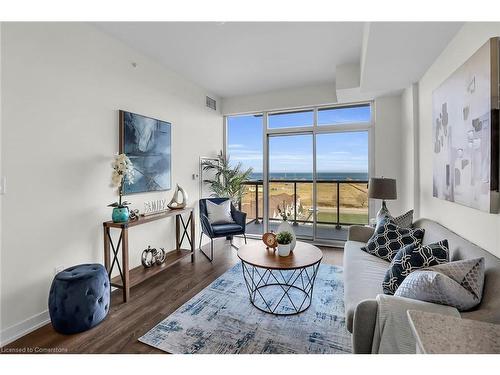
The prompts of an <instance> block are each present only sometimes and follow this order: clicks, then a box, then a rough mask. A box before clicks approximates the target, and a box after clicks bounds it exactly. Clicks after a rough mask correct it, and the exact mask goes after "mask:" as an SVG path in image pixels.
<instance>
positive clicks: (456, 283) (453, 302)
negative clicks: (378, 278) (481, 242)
mask: <svg viewBox="0 0 500 375" xmlns="http://www.w3.org/2000/svg"><path fill="white" fill-rule="evenodd" d="M483 283H484V258H476V259H467V260H459V261H456V262H450V263H446V264H441V265H438V266H434V267H429V268H426V269H423V270H421V271H416V272H413V273H412V274H411V275H409V276H408V277H407V278H406V279H405V280H404V281H403V283H402V284H401V285H400V287H399V288H398V290H397V291H396V295H397V296H401V297H407V298H412V299H418V300H420V301H426V302H433V303H438V304H441V305H448V306H453V307H456V308H457V309H458V310H460V311H465V310H470V309H472V308H473V307H475V306H477V305H478V304H479V303H480V302H481V297H482V295H483Z"/></svg>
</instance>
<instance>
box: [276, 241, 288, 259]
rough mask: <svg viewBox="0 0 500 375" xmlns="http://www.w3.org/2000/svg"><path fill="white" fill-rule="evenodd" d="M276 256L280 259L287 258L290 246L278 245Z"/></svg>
mask: <svg viewBox="0 0 500 375" xmlns="http://www.w3.org/2000/svg"><path fill="white" fill-rule="evenodd" d="M278 255H279V256H280V257H287V256H288V255H290V244H287V245H282V244H278Z"/></svg>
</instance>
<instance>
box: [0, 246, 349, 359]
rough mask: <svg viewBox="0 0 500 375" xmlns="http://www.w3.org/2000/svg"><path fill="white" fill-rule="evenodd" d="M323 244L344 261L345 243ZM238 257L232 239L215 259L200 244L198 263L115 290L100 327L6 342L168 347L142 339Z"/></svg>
mask: <svg viewBox="0 0 500 375" xmlns="http://www.w3.org/2000/svg"><path fill="white" fill-rule="evenodd" d="M240 241H241V243H242V240H240V239H235V244H237V246H239V245H240ZM249 241H251V240H249ZM321 249H322V250H323V254H324V257H323V263H328V264H334V265H342V256H343V253H342V249H337V248H328V247H321ZM237 261H238V257H237V256H236V250H234V249H232V248H230V245H229V241H225V240H222V239H220V240H218V241H216V246H215V259H214V261H213V262H212V263H210V262H209V261H208V260H207V259H206V258H205V257H204V256H203V254H201V253H200V252H199V250H196V257H195V262H194V263H191V262H190V259H189V258H186V259H185V260H183V261H181V262H180V263H178V264H176V265H174V266H172V267H171V268H169V269H168V270H165V271H164V272H162V273H160V274H158V275H157V276H155V277H152V278H150V279H148V280H147V281H145V282H143V283H142V284H140V285H138V286H136V287H134V288H132V289H131V293H130V294H131V300H130V301H129V302H128V303H123V302H122V294H121V291H115V292H113V293H112V296H111V309H110V311H109V314H108V317H107V318H106V319H105V320H104V321H103V322H102V323H101V324H99V325H98V326H97V327H94V328H93V329H91V330H89V331H87V332H83V333H79V334H76V335H62V334H59V333H57V332H55V331H54V329H53V328H52V325H51V324H50V323H49V324H47V325H45V326H43V327H41V328H39V329H37V330H36V331H33V332H31V333H30V334H28V335H26V336H24V337H22V338H20V339H18V340H17V341H14V342H12V343H10V344H9V345H7V346H6V347H5V348H6V349H7V350H9V349H12V348H17V349H22V348H38V349H36V350H37V351H38V352H54V353H163V352H162V351H160V350H157V349H155V348H153V347H150V346H148V345H145V344H143V343H141V342H139V341H137V339H138V338H139V337H140V336H142V335H143V334H145V333H146V332H147V331H148V330H150V329H151V328H152V327H153V326H154V325H156V324H157V323H159V322H160V321H162V320H163V319H165V318H166V317H167V316H168V315H170V314H171V313H172V312H174V311H175V310H176V309H177V308H178V307H180V306H181V305H182V304H183V303H185V302H186V301H188V300H189V299H190V298H192V297H193V296H194V295H196V294H197V293H198V292H200V291H201V290H202V289H203V288H205V287H206V286H207V285H208V284H210V283H211V282H212V281H213V280H215V279H216V278H217V277H219V276H220V275H222V274H223V273H224V272H225V271H226V270H228V269H229V268H230V267H232V266H233V265H234V264H236V262H237ZM4 352H5V351H4ZM9 352H11V351H10V350H9Z"/></svg>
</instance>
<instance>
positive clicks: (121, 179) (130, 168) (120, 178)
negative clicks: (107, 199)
mask: <svg viewBox="0 0 500 375" xmlns="http://www.w3.org/2000/svg"><path fill="white" fill-rule="evenodd" d="M111 167H112V168H113V172H112V173H111V186H112V187H115V188H118V194H119V195H120V199H119V201H118V202H114V203H112V204H110V205H108V206H109V207H124V206H127V205H129V203H128V202H123V203H122V195H123V185H124V184H125V180H126V181H127V182H128V183H129V184H130V183H133V182H134V164H132V162H131V161H130V159H129V158H128V156H127V155H125V154H119V155H116V156H115V158H114V160H113V162H112V163H111Z"/></svg>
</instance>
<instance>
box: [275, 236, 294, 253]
mask: <svg viewBox="0 0 500 375" xmlns="http://www.w3.org/2000/svg"><path fill="white" fill-rule="evenodd" d="M292 240H293V236H292V234H291V233H290V232H286V231H285V232H279V233H278V235H277V236H276V241H277V242H278V255H279V256H282V257H286V256H288V255H289V254H290V244H291V243H292Z"/></svg>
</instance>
